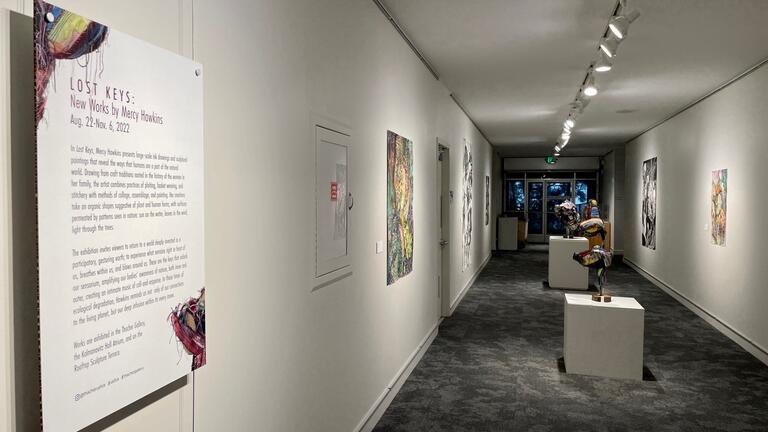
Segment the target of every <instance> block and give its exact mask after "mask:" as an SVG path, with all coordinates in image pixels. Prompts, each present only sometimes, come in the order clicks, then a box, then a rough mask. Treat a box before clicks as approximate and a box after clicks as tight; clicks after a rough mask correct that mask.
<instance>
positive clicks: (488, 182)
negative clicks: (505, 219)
mask: <svg viewBox="0 0 768 432" xmlns="http://www.w3.org/2000/svg"><path fill="white" fill-rule="evenodd" d="M490 221H491V178H490V177H489V176H485V224H486V225H488V223H489V222H490Z"/></svg>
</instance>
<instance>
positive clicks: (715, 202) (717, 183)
mask: <svg viewBox="0 0 768 432" xmlns="http://www.w3.org/2000/svg"><path fill="white" fill-rule="evenodd" d="M727 197H728V170H727V169H721V170H716V171H712V211H711V217H712V244H714V245H718V246H725V223H726V221H727V213H728V205H727Z"/></svg>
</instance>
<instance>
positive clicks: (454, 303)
mask: <svg viewBox="0 0 768 432" xmlns="http://www.w3.org/2000/svg"><path fill="white" fill-rule="evenodd" d="M492 256H493V252H491V253H489V254H488V256H487V257H485V259H484V260H483V263H482V264H480V267H479V268H478V269H477V271H476V272H475V274H474V275H472V277H471V278H470V279H469V281H468V282H467V284H466V285H464V288H462V289H461V292H460V293H459V295H458V296H456V299H455V300H454V301H452V302H451V305H450V306H449V307H448V315H447V316H451V315H453V312H454V311H455V310H456V308H457V307H459V303H461V301H462V300H464V296H465V295H467V291H469V289H470V288H471V287H472V285H474V283H475V281H476V280H477V277H478V276H480V273H482V271H483V269H485V266H487V265H488V261H490V260H491V257H492Z"/></svg>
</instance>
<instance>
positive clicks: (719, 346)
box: [375, 247, 768, 432]
mask: <svg viewBox="0 0 768 432" xmlns="http://www.w3.org/2000/svg"><path fill="white" fill-rule="evenodd" d="M546 278H547V253H546V250H545V249H542V248H541V247H539V248H535V247H534V248H528V249H527V250H523V251H520V252H512V253H507V254H503V255H499V256H494V257H493V258H492V259H491V261H490V262H489V264H488V265H487V267H486V268H485V270H484V271H483V272H482V273H481V275H480V276H479V277H478V279H477V281H476V282H475V284H474V286H473V287H472V288H471V289H470V290H469V292H468V293H467V295H466V297H465V298H464V300H463V301H462V303H461V304H460V305H459V307H458V309H457V310H456V312H455V313H454V314H453V316H452V317H450V318H448V319H446V320H444V321H443V323H442V325H441V326H440V330H439V333H438V336H437V338H436V339H435V340H434V342H433V343H432V346H431V347H430V348H429V349H428V351H427V352H426V354H425V355H424V357H423V358H422V360H421V362H420V363H419V364H418V366H417V367H416V368H415V370H414V371H413V373H412V374H411V376H410V377H409V378H408V380H407V381H406V383H405V384H404V385H403V387H402V389H401V390H400V392H399V393H398V395H397V396H396V397H395V399H394V401H393V402H392V404H391V405H390V407H389V408H388V409H387V411H386V413H385V414H384V416H383V417H382V418H381V420H380V421H379V423H378V425H377V426H376V428H375V430H376V431H380V432H384V431H768V366H765V365H764V364H763V363H761V362H760V361H758V360H757V359H755V358H754V357H753V356H751V355H750V354H749V353H747V352H746V351H744V350H743V349H742V348H741V347H739V346H738V345H736V344H735V343H734V342H732V341H731V340H730V339H728V338H726V337H725V336H724V335H722V334H721V333H719V332H718V331H717V330H715V329H714V328H713V327H711V326H710V325H709V324H707V323H706V322H705V321H703V320H702V319H700V318H699V317H697V316H696V315H695V314H693V312H691V311H689V310H688V309H686V308H685V307H684V306H682V305H681V304H679V303H678V302H677V301H675V300H674V299H673V298H672V297H670V296H669V295H667V294H666V293H664V292H663V291H661V290H660V289H658V288H657V287H655V286H654V285H652V284H651V283H649V282H648V281H646V280H645V279H644V278H643V277H642V276H640V275H639V274H637V273H636V272H635V271H633V270H632V269H630V268H629V267H627V266H626V265H622V264H619V265H616V266H614V267H613V268H611V270H610V271H609V273H608V283H607V285H606V290H607V291H609V292H610V293H611V294H613V295H617V296H628V297H635V298H636V299H637V300H638V301H639V302H640V304H641V305H643V307H644V308H645V346H644V348H645V354H644V363H645V366H646V370H645V379H644V380H643V381H633V380H620V379H610V378H601V377H592V376H584V375H572V374H566V373H564V370H563V367H564V366H563V365H562V362H561V361H559V359H561V358H562V357H563V292H562V291H560V290H553V289H549V288H547V287H546V286H545V285H544V283H543V281H544V280H545V279H546Z"/></svg>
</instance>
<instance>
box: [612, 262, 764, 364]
mask: <svg viewBox="0 0 768 432" xmlns="http://www.w3.org/2000/svg"><path fill="white" fill-rule="evenodd" d="M624 262H625V263H626V264H627V265H628V266H630V267H632V268H633V269H634V270H635V271H637V272H638V273H639V274H640V275H641V276H643V277H644V278H646V279H648V281H650V282H651V283H652V284H654V285H656V286H657V287H659V288H660V289H661V290H662V291H664V292H666V293H667V294H669V295H670V296H672V298H674V299H675V300H677V301H678V302H679V303H680V304H682V305H683V306H685V307H687V308H688V309H690V310H691V312H693V313H695V314H696V315H698V316H699V317H700V318H701V319H703V320H704V321H706V322H708V323H709V324H710V325H711V326H712V327H714V328H716V329H717V330H718V331H719V332H720V333H722V334H724V335H725V336H727V337H728V338H729V339H731V340H732V341H734V342H736V343H737V344H738V345H739V346H740V347H742V348H744V349H745V350H746V351H747V352H749V353H750V354H752V355H753V356H755V357H756V358H757V359H758V360H760V361H761V362H763V363H764V364H766V365H768V350H766V349H765V348H763V347H762V346H760V345H759V344H758V343H757V342H755V341H753V340H751V339H750V338H748V337H746V336H744V335H743V334H742V333H741V332H739V331H738V330H736V329H735V328H733V327H732V326H731V325H730V324H728V323H726V322H724V321H723V320H721V319H720V318H718V317H717V316H716V315H715V314H713V313H712V312H710V311H708V310H707V309H705V308H703V307H702V306H700V305H698V304H697V303H696V302H694V301H692V300H691V299H689V298H688V297H687V296H686V295H685V294H683V293H681V292H680V291H678V290H676V289H675V288H673V287H672V286H671V285H669V284H668V283H666V282H664V281H663V280H661V279H659V278H658V277H656V276H654V275H653V274H652V273H650V272H649V271H648V270H646V269H644V268H643V267H641V266H640V265H638V264H637V263H635V262H634V261H632V260H630V259H629V258H627V257H626V256H625V257H624Z"/></svg>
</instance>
